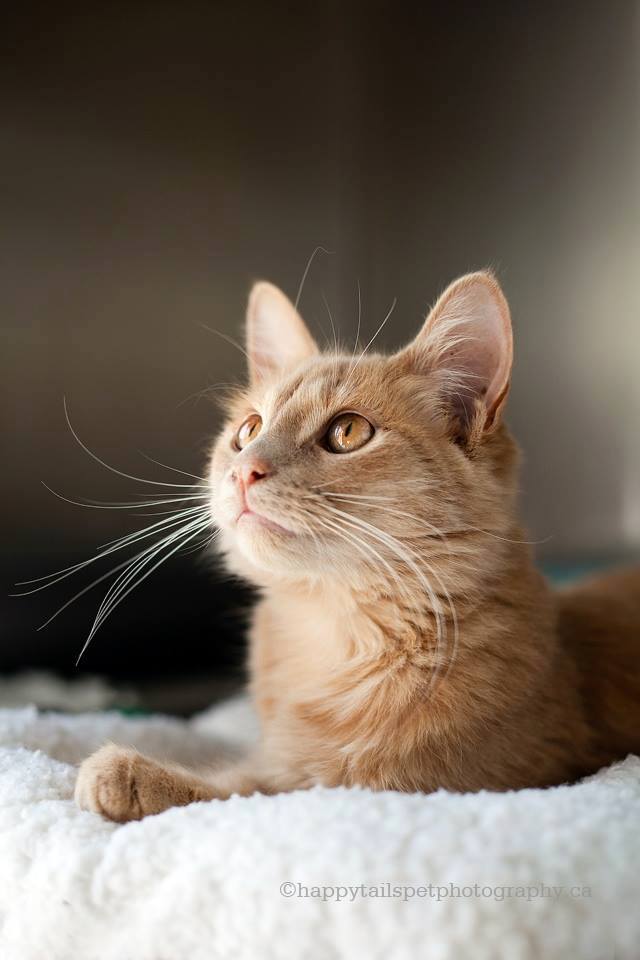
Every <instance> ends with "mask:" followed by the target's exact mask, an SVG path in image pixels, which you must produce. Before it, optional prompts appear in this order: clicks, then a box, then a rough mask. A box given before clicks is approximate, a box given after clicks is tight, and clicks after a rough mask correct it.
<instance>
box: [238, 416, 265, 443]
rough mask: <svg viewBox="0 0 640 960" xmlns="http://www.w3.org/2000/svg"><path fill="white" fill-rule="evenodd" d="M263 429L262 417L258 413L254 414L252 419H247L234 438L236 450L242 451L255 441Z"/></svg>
mask: <svg viewBox="0 0 640 960" xmlns="http://www.w3.org/2000/svg"><path fill="white" fill-rule="evenodd" d="M261 429H262V417H260V416H259V415H258V414H257V413H252V414H251V416H250V417H247V419H246V420H245V421H244V423H243V424H242V426H241V427H240V428H239V430H238V432H237V433H236V435H235V437H234V438H233V445H234V447H235V448H236V450H242V449H243V448H244V447H246V445H247V444H248V443H251V441H252V440H255V438H256V437H257V436H258V434H259V433H260V430H261Z"/></svg>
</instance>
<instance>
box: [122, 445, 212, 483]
mask: <svg viewBox="0 0 640 960" xmlns="http://www.w3.org/2000/svg"><path fill="white" fill-rule="evenodd" d="M138 453H139V454H140V456H141V457H144V459H145V460H148V461H149V463H155V464H156V465H157V466H159V467H164V469H165V470H171V472H172V473H181V474H182V475H183V476H184V477H192V478H193V479H194V480H201V481H202V483H206V482H207V478H206V477H199V476H198V475H197V474H196V473H189V472H188V471H187V470H178V469H177V468H176V467H170V466H169V465H168V464H167V463H162V462H161V461H160V460H154V458H153V457H150V456H149V455H148V454H147V453H143V451H142V450H138Z"/></svg>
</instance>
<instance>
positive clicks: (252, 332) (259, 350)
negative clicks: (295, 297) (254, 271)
mask: <svg viewBox="0 0 640 960" xmlns="http://www.w3.org/2000/svg"><path fill="white" fill-rule="evenodd" d="M317 353H319V350H318V347H317V345H316V342H315V340H314V339H313V337H312V336H311V334H310V333H309V331H308V330H307V327H306V325H305V323H304V320H303V319H302V317H301V316H300V314H299V313H298V311H297V310H296V308H295V307H294V305H293V304H292V303H291V301H290V300H289V298H288V297H286V296H285V295H284V293H283V292H282V290H279V289H278V287H275V286H274V285H273V284H272V283H266V282H264V281H260V282H259V283H256V284H254V286H253V289H252V290H251V294H250V296H249V305H248V307H247V357H248V359H249V377H250V379H251V382H252V383H256V382H259V381H262V380H266V379H269V378H271V377H274V376H277V375H279V374H281V373H283V372H284V371H286V370H288V369H291V368H292V367H295V366H297V365H298V364H299V363H302V362H303V361H305V360H308V359H309V358H310V357H313V356H315V355H316V354H317Z"/></svg>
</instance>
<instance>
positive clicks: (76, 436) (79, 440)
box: [62, 397, 193, 489]
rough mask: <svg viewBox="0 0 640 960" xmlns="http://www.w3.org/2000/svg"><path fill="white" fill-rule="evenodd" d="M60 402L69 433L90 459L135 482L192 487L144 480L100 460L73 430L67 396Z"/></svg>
mask: <svg viewBox="0 0 640 960" xmlns="http://www.w3.org/2000/svg"><path fill="white" fill-rule="evenodd" d="M62 402H63V406H64V415H65V419H66V421H67V426H68V427H69V430H70V431H71V434H72V436H73V438H74V440H75V441H76V442H77V443H78V444H79V446H80V447H82V449H83V450H84V452H85V453H87V454H88V455H89V456H90V457H91V459H92V460H95V462H96V463H99V464H100V466H101V467H105V468H106V469H107V470H110V471H111V473H115V474H117V476H119V477H124V478H125V479H126V480H135V481H136V482H137V483H149V484H151V486H154V487H182V488H184V487H188V488H189V489H193V484H192V483H166V482H165V481H161V480H146V479H145V478H144V477H135V476H133V475H132V474H130V473H124V472H123V471H122V470H117V469H116V467H112V466H110V465H109V464H108V463H106V462H105V461H104V460H101V459H100V457H99V456H98V455H97V454H95V453H93V451H92V450H90V449H89V447H87V445H86V444H85V443H83V442H82V440H81V439H80V437H79V436H78V434H77V433H76V431H75V430H74V428H73V426H72V424H71V420H70V419H69V411H68V409H67V398H66V397H63V401H62Z"/></svg>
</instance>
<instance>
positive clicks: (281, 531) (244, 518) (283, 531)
mask: <svg viewBox="0 0 640 960" xmlns="http://www.w3.org/2000/svg"><path fill="white" fill-rule="evenodd" d="M236 527H237V530H238V534H239V535H240V536H245V535H249V536H252V537H253V536H256V535H257V536H260V535H262V534H264V533H271V534H275V535H276V536H280V537H283V536H284V537H294V536H295V533H294V532H293V530H289V528H288V527H283V526H282V524H280V523H277V522H276V521H275V520H271V519H270V518H269V517H265V516H264V515H263V514H261V513H256V512H255V511H254V510H249V509H246V510H243V511H242V513H241V514H240V516H239V517H238V520H237V522H236Z"/></svg>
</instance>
